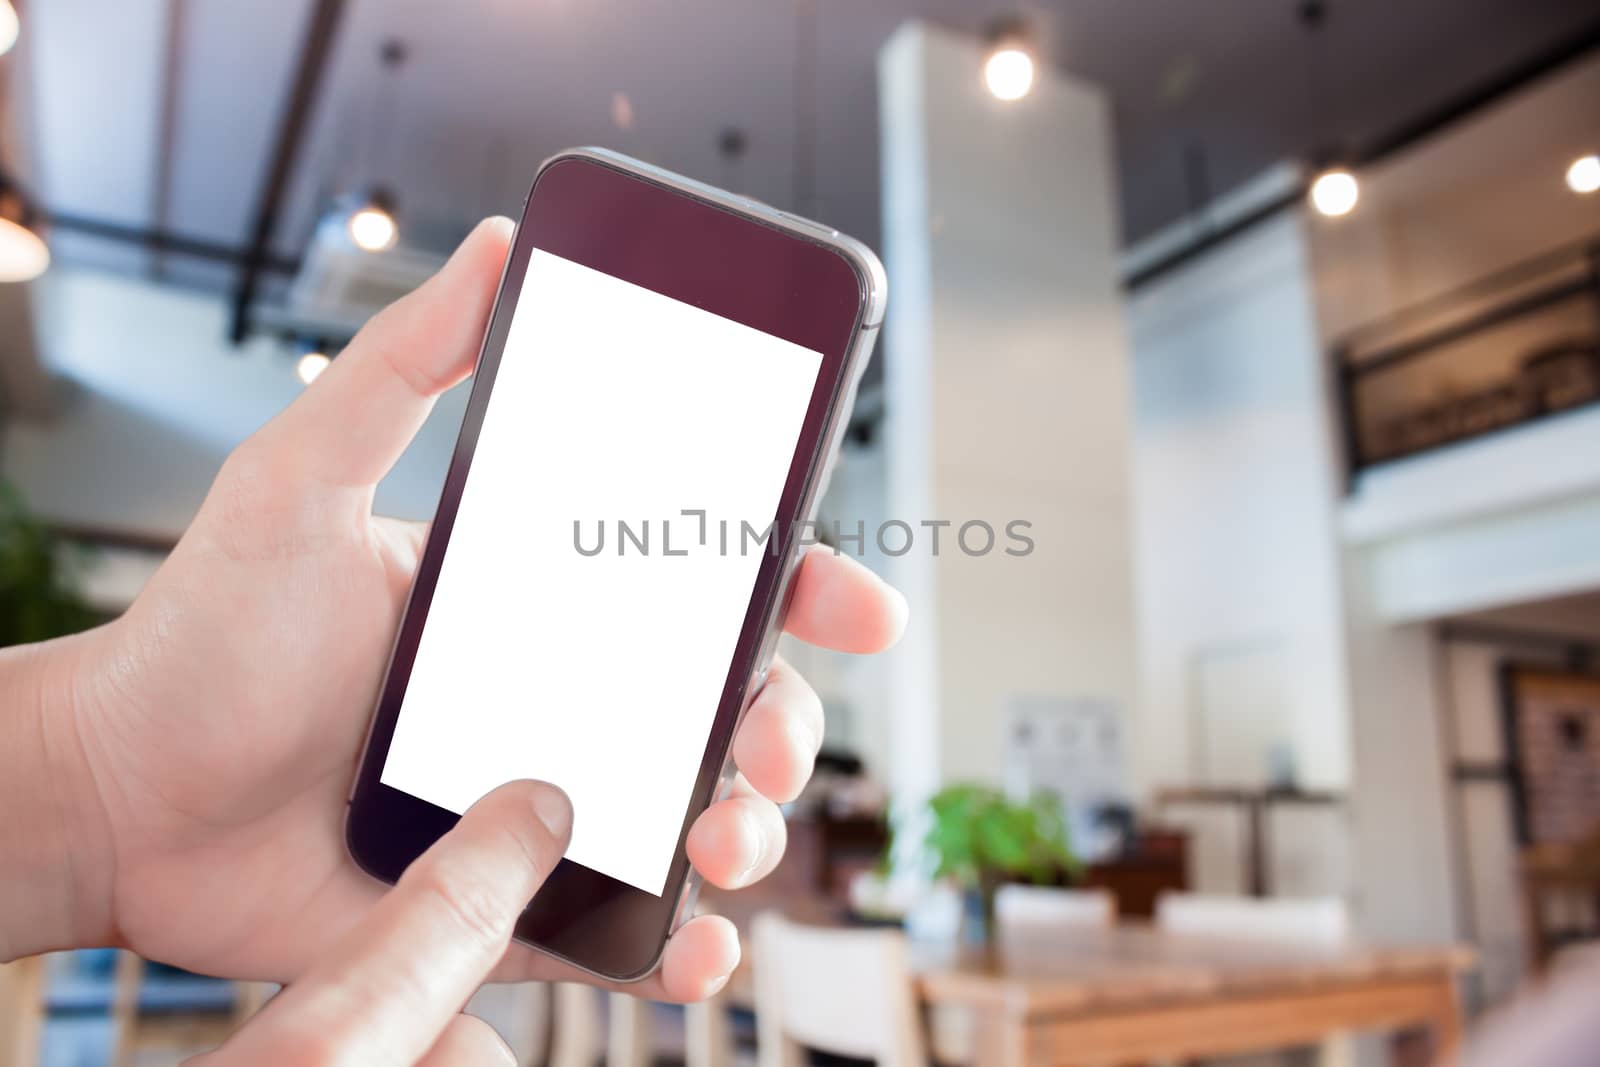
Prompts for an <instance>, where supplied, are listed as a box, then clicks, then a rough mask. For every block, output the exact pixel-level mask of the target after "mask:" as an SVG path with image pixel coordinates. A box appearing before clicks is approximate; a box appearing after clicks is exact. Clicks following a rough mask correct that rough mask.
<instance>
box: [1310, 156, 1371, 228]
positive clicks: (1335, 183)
mask: <svg viewBox="0 0 1600 1067" xmlns="http://www.w3.org/2000/svg"><path fill="white" fill-rule="evenodd" d="M1360 199H1361V185H1360V183H1359V182H1357V181H1356V176H1355V175H1354V174H1351V173H1350V172H1349V171H1347V170H1344V169H1342V168H1334V169H1333V170H1325V171H1323V172H1322V173H1321V174H1319V175H1317V180H1316V181H1314V182H1312V183H1311V206H1312V207H1314V208H1316V210H1317V214H1319V215H1322V216H1323V217H1324V218H1330V219H1337V218H1341V217H1342V216H1345V215H1348V214H1350V212H1352V211H1354V210H1355V206H1356V201H1357V200H1360Z"/></svg>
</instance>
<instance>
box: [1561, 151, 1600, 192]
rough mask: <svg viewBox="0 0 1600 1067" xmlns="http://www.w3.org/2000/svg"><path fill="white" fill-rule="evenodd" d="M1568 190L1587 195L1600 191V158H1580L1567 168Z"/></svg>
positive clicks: (1591, 154) (1589, 156)
mask: <svg viewBox="0 0 1600 1067" xmlns="http://www.w3.org/2000/svg"><path fill="white" fill-rule="evenodd" d="M1567 188H1568V189H1571V190H1572V191H1573V192H1575V193H1581V194H1584V195H1587V194H1589V193H1593V192H1596V191H1600V156H1597V155H1594V154H1593V153H1590V154H1589V155H1587V156H1579V157H1578V158H1577V159H1574V160H1573V161H1572V166H1570V167H1568V168H1567Z"/></svg>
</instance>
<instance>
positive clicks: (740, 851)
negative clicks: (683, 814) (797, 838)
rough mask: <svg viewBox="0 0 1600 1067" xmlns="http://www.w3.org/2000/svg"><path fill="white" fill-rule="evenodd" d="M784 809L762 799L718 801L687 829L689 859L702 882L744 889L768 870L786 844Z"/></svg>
mask: <svg viewBox="0 0 1600 1067" xmlns="http://www.w3.org/2000/svg"><path fill="white" fill-rule="evenodd" d="M788 837H789V834H788V828H787V827H786V826H785V825H784V822H783V813H782V812H780V811H779V810H778V806H777V805H776V804H774V803H773V802H772V801H770V800H768V799H767V798H766V797H759V796H735V797H728V798H727V799H725V800H719V801H717V802H716V803H715V804H713V805H711V806H710V807H709V808H707V809H706V810H705V811H702V812H701V813H700V817H699V818H698V819H696V820H695V821H694V825H693V826H691V827H690V828H689V837H688V840H687V841H686V842H685V845H684V847H685V849H686V850H687V851H688V853H689V862H691V863H693V864H694V869H695V870H697V871H699V872H700V874H701V875H702V876H703V877H704V878H705V880H706V881H708V882H710V883H711V884H712V885H715V886H718V887H720V888H722V889H742V888H744V887H745V886H747V885H751V884H753V883H755V882H759V881H760V880H761V879H763V878H765V877H766V876H767V875H769V874H771V873H772V869H773V868H774V867H776V866H777V865H778V861H779V860H781V859H782V858H783V849H784V846H785V845H786V844H787V843H788Z"/></svg>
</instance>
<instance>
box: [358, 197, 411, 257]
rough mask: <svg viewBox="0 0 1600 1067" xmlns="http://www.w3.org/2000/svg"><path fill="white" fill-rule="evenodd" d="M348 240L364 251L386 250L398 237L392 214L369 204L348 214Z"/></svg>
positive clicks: (397, 228)
mask: <svg viewBox="0 0 1600 1067" xmlns="http://www.w3.org/2000/svg"><path fill="white" fill-rule="evenodd" d="M349 229H350V240H352V241H354V242H355V243H356V247H357V248H359V249H361V250H362V251H364V252H387V251H388V250H389V249H391V248H393V247H394V243H395V241H396V240H398V239H399V237H400V228H399V227H398V226H396V225H395V222H394V216H393V215H391V214H389V213H388V212H387V211H385V210H384V209H383V208H381V207H377V206H376V205H372V204H369V205H367V206H366V207H363V208H359V209H357V210H356V211H355V213H353V214H352V215H351V216H350V226H349Z"/></svg>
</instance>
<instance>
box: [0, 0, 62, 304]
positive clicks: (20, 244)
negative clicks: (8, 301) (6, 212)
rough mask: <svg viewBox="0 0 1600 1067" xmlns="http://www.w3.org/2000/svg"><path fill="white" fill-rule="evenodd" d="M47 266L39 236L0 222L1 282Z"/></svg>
mask: <svg viewBox="0 0 1600 1067" xmlns="http://www.w3.org/2000/svg"><path fill="white" fill-rule="evenodd" d="M0 2H3V0H0ZM49 266H50V249H49V248H48V247H47V246H46V245H45V243H44V241H43V240H41V239H40V237H39V235H38V234H36V233H34V232H33V231H32V230H30V229H28V228H27V227H26V226H21V225H18V224H17V223H15V222H12V221H11V220H10V219H0V282H27V281H32V280H33V279H35V278H37V277H38V276H39V275H41V274H43V273H44V272H45V269H46V268H47V267H49Z"/></svg>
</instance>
